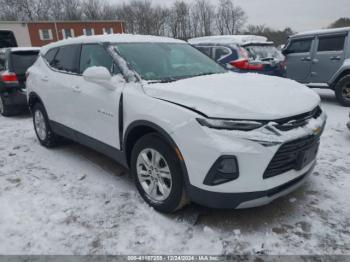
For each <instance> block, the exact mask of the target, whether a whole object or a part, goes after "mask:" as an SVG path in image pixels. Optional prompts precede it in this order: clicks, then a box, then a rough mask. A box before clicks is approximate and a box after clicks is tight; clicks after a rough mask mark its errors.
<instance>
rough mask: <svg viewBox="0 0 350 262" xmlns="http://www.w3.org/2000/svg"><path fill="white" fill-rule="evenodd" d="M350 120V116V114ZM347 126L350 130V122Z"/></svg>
mask: <svg viewBox="0 0 350 262" xmlns="http://www.w3.org/2000/svg"><path fill="white" fill-rule="evenodd" d="M349 118H350V114H349ZM347 126H348V128H349V130H350V121H349V122H348V124H347Z"/></svg>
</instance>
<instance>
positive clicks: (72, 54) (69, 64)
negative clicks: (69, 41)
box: [50, 45, 80, 73]
mask: <svg viewBox="0 0 350 262" xmlns="http://www.w3.org/2000/svg"><path fill="white" fill-rule="evenodd" d="M79 52H80V45H67V46H62V47H60V48H59V50H58V51H57V54H56V56H55V58H54V59H53V61H52V62H51V63H50V65H51V66H52V67H54V68H56V69H58V70H61V71H66V72H69V73H78V71H79V70H78V61H77V58H78V55H79Z"/></svg>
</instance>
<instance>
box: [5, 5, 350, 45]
mask: <svg viewBox="0 0 350 262" xmlns="http://www.w3.org/2000/svg"><path fill="white" fill-rule="evenodd" d="M0 6H1V9H0V20H3V21H4V20H7V21H53V20H56V21H60V20H114V19H118V20H123V21H125V26H126V31H127V32H128V33H133V34H151V35H164V36H171V37H174V38H179V39H185V40H187V39H189V38H192V37H200V36H209V35H218V34H220V35H225V34H257V35H263V36H266V37H268V38H269V39H270V40H272V41H274V42H275V43H276V45H280V44H283V43H285V42H286V39H287V38H288V36H290V35H292V34H293V33H294V32H293V30H292V29H291V28H286V29H284V30H274V29H271V28H269V27H266V26H265V25H247V15H246V13H245V11H244V10H243V9H242V8H241V7H240V6H238V5H236V4H235V3H234V0H219V1H218V2H217V4H216V5H214V4H213V2H212V1H210V0H194V1H186V0H176V1H174V2H173V4H172V5H171V6H168V7H165V6H161V5H155V4H153V3H152V0H131V1H129V2H127V3H126V2H120V3H116V4H115V3H114V4H112V3H110V2H109V1H105V0H0ZM348 21H349V20H348V19H346V18H342V19H340V20H338V21H336V22H335V23H333V24H332V25H330V27H336V26H338V25H344V24H347V23H348Z"/></svg>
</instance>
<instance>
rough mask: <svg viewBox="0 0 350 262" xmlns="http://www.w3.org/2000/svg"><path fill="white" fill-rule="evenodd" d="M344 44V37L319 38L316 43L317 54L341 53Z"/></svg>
mask: <svg viewBox="0 0 350 262" xmlns="http://www.w3.org/2000/svg"><path fill="white" fill-rule="evenodd" d="M344 44H345V35H341V36H340V35H338V36H329V37H320V38H319V41H318V49H317V51H318V52H325V51H342V50H343V49H344Z"/></svg>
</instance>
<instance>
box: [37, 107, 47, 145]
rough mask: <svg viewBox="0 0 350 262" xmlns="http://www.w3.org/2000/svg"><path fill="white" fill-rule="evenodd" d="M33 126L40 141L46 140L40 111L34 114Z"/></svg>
mask: <svg viewBox="0 0 350 262" xmlns="http://www.w3.org/2000/svg"><path fill="white" fill-rule="evenodd" d="M34 125H35V130H36V133H37V134H38V137H39V138H40V140H45V138H46V123H45V118H44V115H43V113H42V112H41V111H40V110H37V111H35V113H34Z"/></svg>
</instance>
